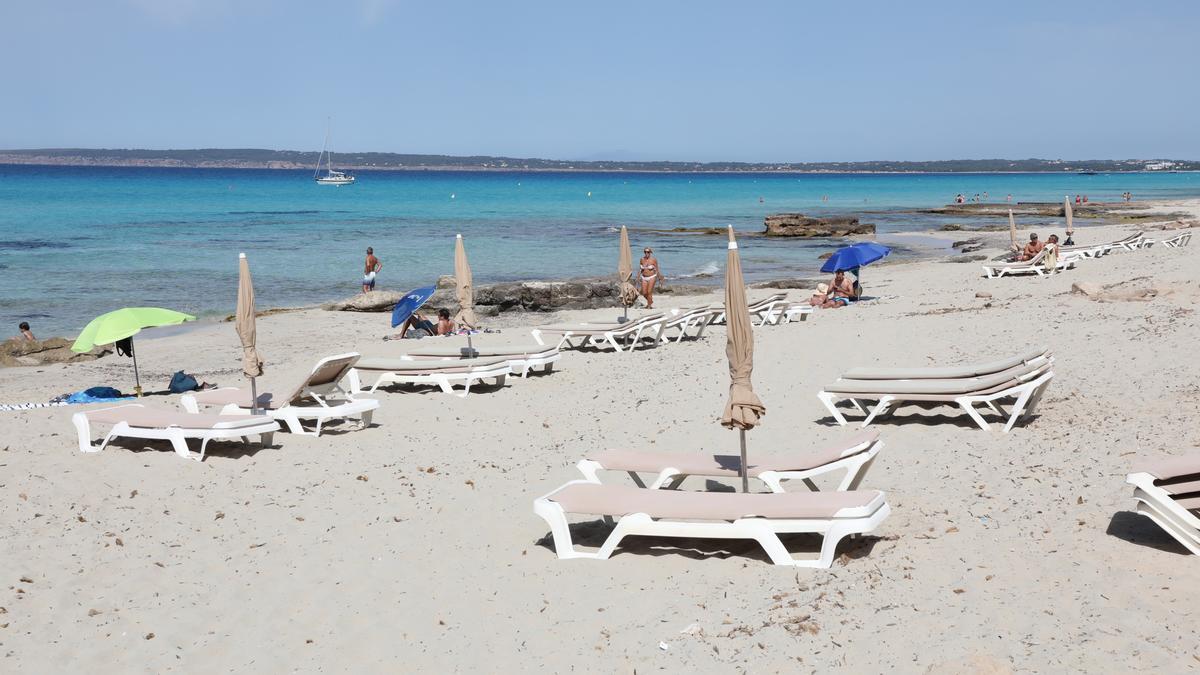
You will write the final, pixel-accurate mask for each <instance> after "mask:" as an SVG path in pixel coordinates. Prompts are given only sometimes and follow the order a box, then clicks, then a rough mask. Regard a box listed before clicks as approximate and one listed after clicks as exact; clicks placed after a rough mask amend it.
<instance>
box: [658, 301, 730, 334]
mask: <svg viewBox="0 0 1200 675" xmlns="http://www.w3.org/2000/svg"><path fill="white" fill-rule="evenodd" d="M718 314H720V310H717V309H713V308H712V307H685V308H681V309H672V310H671V316H670V318H668V319H667V322H666V323H665V324H663V330H662V341H663V342H671V336H670V335H668V334H667V331H669V330H678V331H679V334H678V335H676V336H675V342H676V343H679V342H683V339H684V338H685V337H687V336H688V331H689V330H692V329H695V331H696V332H695V334H694V335H692V336H691V337H692V338H694V339H696V340H699V339H700V338H701V337H702V336H703V335H704V329H705V328H708V326H709V324H711V323H712V322H713V319H716V318H717V315H718Z"/></svg>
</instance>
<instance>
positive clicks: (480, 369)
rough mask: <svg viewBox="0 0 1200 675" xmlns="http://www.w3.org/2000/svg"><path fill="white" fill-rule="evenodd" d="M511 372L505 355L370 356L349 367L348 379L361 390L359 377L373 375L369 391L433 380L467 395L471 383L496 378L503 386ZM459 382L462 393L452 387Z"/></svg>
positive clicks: (353, 387)
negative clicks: (454, 356) (440, 356)
mask: <svg viewBox="0 0 1200 675" xmlns="http://www.w3.org/2000/svg"><path fill="white" fill-rule="evenodd" d="M511 372H512V367H511V366H510V365H509V361H508V357H505V356H492V357H486V358H485V357H479V358H474V359H455V360H446V359H430V360H427V361H415V360H409V359H404V358H388V357H372V358H365V359H359V361H358V363H356V364H354V367H353V368H351V369H350V375H349V379H350V390H351V391H354V392H361V391H363V384H362V379H363V377H364V376H368V375H369V376H372V377H374V378H375V383H374V384H372V385H371V388H370V389H369V390H368V391H370V392H372V393H373V392H374V391H375V390H376V389H378V388H379V387H381V386H383V385H387V384H433V385H437V386H438V387H440V388H441V390H442V391H444V392H446V393H447V394H453V395H454V396H458V397H459V398H466V397H467V396H468V395H469V394H470V393H471V385H473V384H475V383H477V382H483V381H484V380H495V382H496V386H502V385H503V384H504V379H505V378H506V377H508V374H509V373H511ZM458 385H461V386H462V387H463V391H462V393H461V394H460V393H458V392H456V391H454V387H455V386H458Z"/></svg>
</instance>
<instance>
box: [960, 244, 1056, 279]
mask: <svg viewBox="0 0 1200 675" xmlns="http://www.w3.org/2000/svg"><path fill="white" fill-rule="evenodd" d="M1049 252H1050V251H1049V249H1042V251H1041V253H1038V254H1037V255H1035V256H1034V257H1033V258H1031V259H1029V260H1022V261H1019V262H1010V263H993V264H990V265H984V266H983V272H984V274H986V275H987V278H989V279H999V278H1000V277H1003V276H1014V275H1017V274H1036V275H1038V276H1039V277H1044V276H1048V275H1050V274H1052V273H1054V272H1061V271H1063V270H1066V269H1071V268H1073V267H1075V263H1076V262H1078V261H1079V258H1078V257H1076V256H1067V257H1062V256H1060V257H1059V259H1058V262H1057V263H1055V265H1054V269H1053V270H1047V269H1046V264H1045V258H1046V255H1047V254H1048V253H1049Z"/></svg>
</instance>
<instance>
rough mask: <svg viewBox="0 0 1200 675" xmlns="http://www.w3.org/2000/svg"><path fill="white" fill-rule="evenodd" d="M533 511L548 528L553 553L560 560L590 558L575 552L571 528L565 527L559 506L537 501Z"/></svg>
mask: <svg viewBox="0 0 1200 675" xmlns="http://www.w3.org/2000/svg"><path fill="white" fill-rule="evenodd" d="M533 510H534V513H537V514H538V515H539V516H541V517H542V520H544V521H546V524H547V525H549V526H550V536H551V537H552V538H553V539H554V552H555V553H556V554H558V557H559V558H560V559H566V558H580V557H590V556H587V554H581V553H578V552H576V551H575V545H574V543H573V542H572V541H571V528H570V527H569V526H568V525H567V516H566V514H565V513H563V510H562V507H561V506H559V505H558V504H554V503H552V502H547V501H543V500H540V499H539V500H538V501H536V502H534V504H533Z"/></svg>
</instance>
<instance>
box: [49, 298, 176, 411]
mask: <svg viewBox="0 0 1200 675" xmlns="http://www.w3.org/2000/svg"><path fill="white" fill-rule="evenodd" d="M195 320H196V317H194V316H192V315H191V314H184V313H183V312H176V311H175V310H171V309H163V308H162V307H125V308H122V309H117V310H113V311H111V312H109V313H107V314H101V315H100V316H98V317H96V318H94V319H92V321H91V322H90V323H89V324H88V325H86V326H84V327H83V330H82V331H81V332H80V333H79V337H78V338H76V339H75V344H73V345H71V351H73V352H87V351H91V350H92V348H93V347H95V346H96V345H107V344H112V343H114V342H116V341H118V340H124V339H125V338H127V337H133V336H134V335H136V334H137V333H138V332H139V331H141V330H142V329H143V328H150V327H152V326H174V325H177V324H181V323H183V322H184V321H195ZM133 379H134V382H135V390H136V391H137V394H138V396H141V395H142V382H141V378H140V377H139V376H138V369H137V356H136V355H134V357H133Z"/></svg>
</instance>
